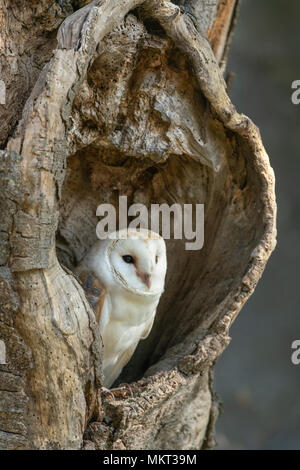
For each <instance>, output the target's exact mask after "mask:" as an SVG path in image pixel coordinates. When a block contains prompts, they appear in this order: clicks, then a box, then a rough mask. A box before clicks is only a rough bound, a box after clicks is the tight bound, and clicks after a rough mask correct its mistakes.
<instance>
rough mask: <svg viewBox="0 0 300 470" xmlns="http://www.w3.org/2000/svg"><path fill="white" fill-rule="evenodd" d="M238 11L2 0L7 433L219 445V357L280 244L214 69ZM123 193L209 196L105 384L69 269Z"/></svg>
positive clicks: (1, 401)
mask: <svg viewBox="0 0 300 470" xmlns="http://www.w3.org/2000/svg"><path fill="white" fill-rule="evenodd" d="M182 4H183V5H182ZM236 8H237V4H236V1H235V0H223V1H217V0H210V1H207V0H187V1H185V2H180V1H176V2H175V1H174V2H168V1H165V0H96V1H93V2H87V1H80V0H77V1H75V0H74V1H72V0H62V1H57V2H55V1H52V2H49V1H48V0H39V1H37V0H29V1H27V2H18V1H16V0H2V2H1V16H0V18H1V19H0V21H1V35H2V38H1V55H0V63H1V77H0V78H1V80H2V83H4V84H5V87H6V104H2V105H0V109H1V121H0V141H1V148H2V150H1V160H0V179H1V184H0V191H1V214H2V217H1V231H0V234H1V252H0V253H1V256H0V258H1V268H0V285H1V291H0V302H1V311H0V340H1V344H2V345H4V346H5V350H6V363H5V364H1V365H0V447H1V448H4V449H24V448H33V449H37V448H42V449H48V448H50V449H51V448H62V449H79V448H81V447H82V446H85V448H96V449H174V448H178V449H197V448H210V447H212V446H213V445H214V439H213V434H214V432H213V429H214V422H215V419H216V416H217V410H218V405H217V400H216V398H215V395H214V391H213V383H212V382H213V366H214V364H215V361H216V360H217V358H218V357H219V356H220V354H221V353H222V351H223V350H224V348H225V347H226V345H227V344H228V342H229V328H230V325H231V324H232V322H233V320H234V318H235V317H236V315H237V314H238V312H239V311H240V309H241V308H242V306H243V304H244V303H245V301H246V300H247V299H248V297H249V296H250V295H251V294H252V292H253V290H254V288H255V286H256V284H257V282H258V280H259V278H260V276H261V274H262V271H263V269H264V267H265V264H266V262H267V260H268V257H269V255H270V253H271V251H272V249H273V248H274V245H275V212H276V209H275V197H274V177H273V172H272V169H271V168H270V165H269V160H268V157H267V155H266V153H265V150H264V148H263V145H262V142H261V138H260V134H259V131H258V129H257V128H256V127H255V125H254V124H253V123H252V122H251V121H250V120H249V119H248V118H247V117H246V116H244V115H242V114H238V112H237V111H236V110H235V108H234V106H233V104H232V103H231V101H230V99H229V97H228V95H227V92H226V84H225V81H224V79H223V72H224V68H225V62H226V55H227V49H228V43H229V38H230V35H231V30H232V25H233V23H234V18H235V13H236ZM119 195H126V196H127V197H128V201H129V202H130V203H143V204H146V205H147V206H150V204H151V203H154V202H155V203H163V202H166V203H168V204H173V203H174V202H177V203H180V204H187V203H191V204H196V203H202V204H204V205H205V243H204V247H203V249H202V250H199V251H187V250H185V247H184V241H181V240H170V241H167V249H168V275H167V283H166V291H165V293H164V296H163V298H162V300H161V303H160V306H159V311H158V313H157V317H156V321H155V324H154V327H153V330H152V332H151V335H150V336H149V337H148V338H147V340H145V341H142V342H141V343H140V345H139V347H138V348H137V350H136V352H135V354H134V357H133V358H132V360H131V361H130V363H129V364H128V366H127V367H126V368H125V370H124V371H123V373H122V377H121V378H120V381H122V382H125V383H129V384H130V388H129V387H124V388H120V389H119V391H118V392H116V393H115V394H114V396H113V395H111V394H110V393H107V391H106V390H104V389H102V388H101V352H102V343H101V337H100V335H99V331H98V328H97V324H96V322H95V316H94V312H93V309H92V307H91V306H90V305H89V303H88V301H87V299H86V297H85V294H84V291H83V289H82V286H81V285H80V283H79V282H78V280H77V279H76V277H75V276H74V275H73V272H72V271H73V269H74V267H75V266H76V264H77V263H78V261H79V260H80V259H81V258H82V257H83V256H84V254H85V252H86V251H87V250H88V248H89V247H90V246H91V245H92V244H93V243H94V242H95V240H96V232H95V227H96V224H97V221H98V219H97V217H96V208H97V206H98V205H99V204H101V203H103V202H110V203H111V204H114V205H117V203H118V197H119ZM2 362H3V361H2Z"/></svg>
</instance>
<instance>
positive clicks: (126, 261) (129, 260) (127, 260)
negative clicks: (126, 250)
mask: <svg viewBox="0 0 300 470" xmlns="http://www.w3.org/2000/svg"><path fill="white" fill-rule="evenodd" d="M122 258H123V260H124V261H125V263H128V264H132V263H134V259H133V257H132V256H131V255H124V256H122Z"/></svg>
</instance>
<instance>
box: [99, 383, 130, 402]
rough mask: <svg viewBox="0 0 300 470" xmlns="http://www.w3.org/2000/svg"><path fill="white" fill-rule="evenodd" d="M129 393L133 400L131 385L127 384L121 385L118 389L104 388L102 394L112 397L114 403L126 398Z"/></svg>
mask: <svg viewBox="0 0 300 470" xmlns="http://www.w3.org/2000/svg"><path fill="white" fill-rule="evenodd" d="M128 391H129V392H130V395H131V398H133V391H132V388H131V387H130V385H129V384H126V383H125V384H120V386H119V387H116V388H111V389H108V388H105V387H102V389H101V393H103V394H104V395H110V396H111V397H112V398H113V400H114V401H115V400H116V399H117V398H126V396H127V392H128Z"/></svg>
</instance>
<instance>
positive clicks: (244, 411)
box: [215, 0, 300, 449]
mask: <svg viewBox="0 0 300 470" xmlns="http://www.w3.org/2000/svg"><path fill="white" fill-rule="evenodd" d="M227 71H228V72H234V74H235V77H234V80H233V83H232V86H231V92H230V94H231V98H232V101H233V103H234V104H235V106H236V107H237V109H238V110H239V111H240V112H242V113H244V114H246V115H248V116H249V117H250V118H251V119H252V120H253V121H254V122H255V123H256V124H257V125H258V126H259V128H260V131H261V134H262V138H263V142H264V144H265V147H266V150H267V152H268V154H269V156H270V160H271V165H272V166H273V168H274V170H275V175H276V192H277V203H278V244H277V248H276V251H275V252H274V254H273V255H272V257H271V259H270V261H269V263H268V266H267V268H266V270H265V272H264V275H263V278H262V280H261V281H260V283H259V285H258V287H257V289H256V291H255V292H254V294H253V296H252V298H251V299H250V300H249V302H248V303H247V304H246V306H245V307H244V309H243V310H242V312H241V313H240V315H239V317H238V318H237V320H236V321H235V324H234V325H233V327H232V329H231V337H232V341H231V344H230V345H229V347H228V348H227V350H226V351H225V353H224V354H223V356H222V357H221V358H220V360H219V361H218V363H217V366H216V372H215V388H216V390H217V393H218V394H219V395H220V397H221V399H222V401H223V407H224V413H223V415H222V416H221V417H220V418H219V421H218V425H217V440H218V443H219V445H218V447H217V449H300V365H299V366H295V365H293V364H292V363H291V352H292V350H291V344H292V342H293V341H294V340H295V339H300V312H299V306H300V285H299V283H300V282H299V281H300V276H299V264H300V243H299V242H300V213H299V201H300V182H299V174H300V152H299V147H300V105H298V106H296V105H293V104H292V102H291V94H292V91H293V90H292V89H291V84H292V82H293V81H294V80H297V79H298V80H300V1H299V0H288V1H284V0H243V1H242V4H241V8H240V14H239V18H238V23H237V26H236V29H235V34H234V38H233V42H232V46H231V51H230V57H229V62H228V66H227Z"/></svg>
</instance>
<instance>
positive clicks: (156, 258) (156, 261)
mask: <svg viewBox="0 0 300 470" xmlns="http://www.w3.org/2000/svg"><path fill="white" fill-rule="evenodd" d="M155 263H156V264H157V263H158V256H155Z"/></svg>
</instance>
